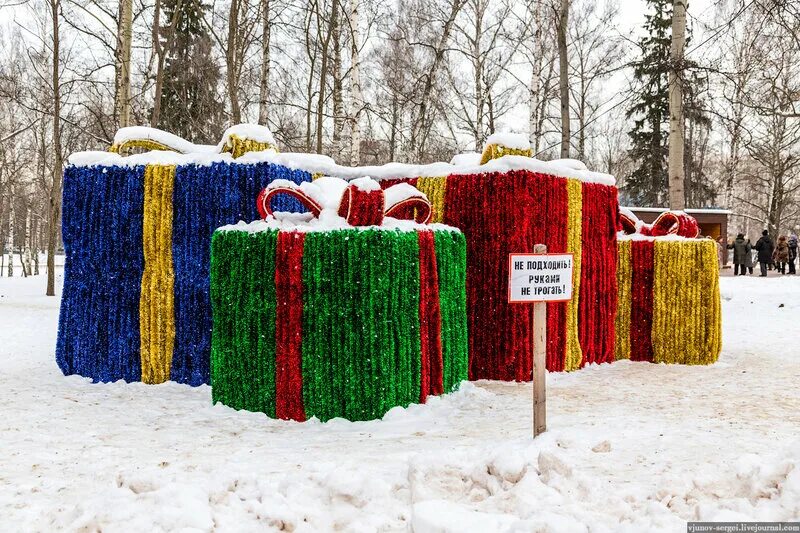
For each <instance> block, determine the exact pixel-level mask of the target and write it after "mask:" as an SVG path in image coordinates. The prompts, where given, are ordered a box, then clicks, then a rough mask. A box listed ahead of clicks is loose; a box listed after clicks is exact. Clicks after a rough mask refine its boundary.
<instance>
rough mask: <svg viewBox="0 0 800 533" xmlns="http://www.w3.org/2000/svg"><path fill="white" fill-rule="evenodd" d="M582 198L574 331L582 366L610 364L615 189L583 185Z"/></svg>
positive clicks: (614, 283)
mask: <svg viewBox="0 0 800 533" xmlns="http://www.w3.org/2000/svg"><path fill="white" fill-rule="evenodd" d="M582 198H583V211H582V214H581V216H582V218H583V232H582V233H581V241H582V246H581V257H582V263H581V283H580V294H579V298H580V301H579V303H578V307H579V310H578V329H579V333H580V343H581V349H582V351H583V364H586V363H610V362H612V361H614V317H615V315H616V309H617V273H616V272H617V234H616V228H617V224H618V217H619V209H618V205H619V204H618V202H617V188H616V187H613V186H608V185H602V184H599V183H587V182H584V183H582Z"/></svg>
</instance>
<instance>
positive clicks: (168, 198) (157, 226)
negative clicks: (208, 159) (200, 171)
mask: <svg viewBox="0 0 800 533" xmlns="http://www.w3.org/2000/svg"><path fill="white" fill-rule="evenodd" d="M174 183H175V167H174V166H166V165H148V166H147V167H146V168H145V171H144V222H143V228H142V246H143V248H144V273H143V274H142V292H141V296H140V297H139V331H140V334H141V337H140V339H141V340H140V348H141V358H142V381H143V382H144V383H163V382H165V381H168V380H169V377H170V367H171V365H172V348H173V345H174V343H175V300H174V291H173V286H174V282H175V273H174V268H173V264H172V189H173V185H174Z"/></svg>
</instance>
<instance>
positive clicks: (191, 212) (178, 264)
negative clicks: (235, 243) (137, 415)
mask: <svg viewBox="0 0 800 533" xmlns="http://www.w3.org/2000/svg"><path fill="white" fill-rule="evenodd" d="M234 155H238V154H236V153H235V152H234ZM115 157H116V156H115ZM165 159H169V158H165ZM176 159H177V160H180V158H176ZM208 159H209V161H210V162H208V163H207V164H198V163H186V164H176V165H166V164H133V163H132V161H144V160H143V159H141V158H139V159H137V158H136V157H134V158H127V159H126V158H120V157H116V159H113V158H111V159H109V160H110V161H112V162H113V163H114V164H107V165H106V164H91V165H87V166H81V165H70V166H68V167H67V168H66V170H65V173H64V198H63V200H64V204H63V205H64V207H63V229H62V236H63V242H64V250H65V253H66V262H65V266H64V289H63V295H62V301H61V314H60V317H59V326H58V343H57V347H56V360H57V362H58V365H59V367H60V368H61V370H62V371H63V372H64V374H79V375H81V376H86V377H89V378H92V379H93V380H94V381H103V382H107V381H116V380H119V379H123V380H125V381H143V382H145V383H161V382H164V381H167V380H172V381H176V382H179V383H187V384H190V385H200V384H203V383H208V382H209V354H210V342H211V302H210V298H209V264H210V260H209V254H210V244H211V235H212V233H213V232H214V229H215V228H217V227H219V226H222V225H225V224H231V223H236V222H238V221H239V220H245V221H250V220H254V219H256V218H258V213H257V211H256V205H255V201H254V199H255V198H256V196H257V195H258V193H259V191H260V190H261V189H263V188H264V187H266V185H267V184H268V183H270V182H271V181H273V180H275V179H288V180H291V181H293V182H295V183H299V182H302V181H310V180H311V179H312V175H311V174H310V173H308V172H306V171H303V170H293V169H290V168H287V167H284V166H281V165H277V164H273V163H268V162H253V163H246V164H245V163H237V162H235V161H234V160H232V159H231V158H230V156H224V157H223V156H220V157H217V158H216V159H217V160H216V161H214V159H215V158H213V157H212V158H208ZM186 160H187V161H191V158H186ZM275 208H276V209H277V210H281V211H301V210H302V207H301V206H300V204H299V203H297V202H296V201H295V200H294V199H290V198H282V199H277V200H276V203H275Z"/></svg>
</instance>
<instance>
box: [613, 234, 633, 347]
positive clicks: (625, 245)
mask: <svg viewBox="0 0 800 533" xmlns="http://www.w3.org/2000/svg"><path fill="white" fill-rule="evenodd" d="M631 276H632V272H631V241H630V240H621V241H617V301H618V305H617V318H616V355H615V359H617V360H620V359H630V358H631V336H630V335H631V305H630V302H631Z"/></svg>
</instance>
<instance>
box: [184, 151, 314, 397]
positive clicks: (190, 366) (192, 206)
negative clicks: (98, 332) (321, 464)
mask: <svg viewBox="0 0 800 533" xmlns="http://www.w3.org/2000/svg"><path fill="white" fill-rule="evenodd" d="M275 179H288V180H291V181H293V182H295V183H301V182H303V181H311V175H310V174H309V173H308V172H304V171H300V170H290V169H288V168H285V167H282V166H279V165H272V164H269V163H259V164H246V165H245V164H228V163H216V164H213V165H211V166H195V165H186V166H180V167H178V168H177V170H176V173H175V187H174V190H173V229H172V257H173V263H174V266H175V348H174V351H173V357H172V366H171V379H172V380H173V381H177V382H179V383H188V384H190V385H200V384H202V383H208V382H209V379H210V377H209V374H210V368H209V362H210V354H211V300H210V297H209V265H210V248H211V235H212V234H213V232H214V230H215V229H216V228H217V227H219V226H223V225H225V224H233V223H236V222H238V221H240V220H244V221H247V222H249V221H251V220H255V219H257V218H258V210H257V208H256V202H255V200H256V197H257V196H258V193H259V192H260V191H261V189H263V188H264V187H266V186H267V184H268V183H269V182H271V181H272V180H275ZM273 208H274V209H276V210H280V211H293V212H299V211H302V210H303V208H302V205H301V204H300V203H299V202H297V201H296V200H294V199H293V198H288V197H287V198H278V199H276V201H275V202H274V203H273Z"/></svg>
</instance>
